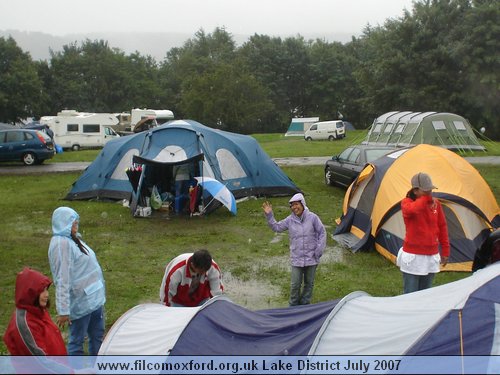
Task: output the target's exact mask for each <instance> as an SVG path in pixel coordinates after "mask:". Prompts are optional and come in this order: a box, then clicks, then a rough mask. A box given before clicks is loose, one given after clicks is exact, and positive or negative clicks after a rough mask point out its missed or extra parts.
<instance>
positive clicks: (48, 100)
mask: <svg viewBox="0 0 500 375" xmlns="http://www.w3.org/2000/svg"><path fill="white" fill-rule="evenodd" d="M50 56H51V57H50V59H49V60H48V61H46V60H43V61H33V60H32V59H31V57H30V55H29V53H27V52H24V51H22V49H21V48H19V46H18V45H17V43H16V42H15V40H14V39H13V38H10V37H9V38H0V121H2V122H11V123H13V122H16V121H19V120H20V119H23V118H26V117H32V116H33V117H35V118H36V117H39V116H43V115H55V114H56V113H57V112H58V111H60V110H62V109H77V110H79V111H86V112H123V111H129V110H130V109H132V108H155V109H170V110H172V111H173V112H174V114H175V116H176V118H190V119H194V120H197V121H199V122H201V123H203V124H205V125H208V126H211V127H215V128H220V129H224V130H228V131H233V132H238V133H243V134H249V133H267V132H285V131H286V129H287V127H288V124H289V123H290V120H291V118H292V117H320V119H321V120H331V119H336V118H338V117H339V115H340V114H342V115H343V117H344V118H345V119H347V120H349V121H351V122H352V123H353V124H354V125H355V126H356V127H358V128H366V127H368V126H369V125H371V123H372V121H373V119H374V118H376V117H377V116H379V115H381V114H383V113H385V112H389V111H405V110H409V111H416V112H417V111H422V112H424V111H438V112H452V113H457V114H459V115H462V116H464V117H466V118H467V119H468V120H469V121H470V122H471V124H472V125H473V127H475V128H477V129H479V128H480V127H485V128H486V130H487V133H486V134H487V135H488V136H489V137H490V138H496V139H498V138H499V137H500V121H499V120H500V106H498V100H499V87H500V83H499V82H500V80H499V78H500V77H499V74H500V2H499V1H497V0H420V1H415V2H414V3H413V8H412V10H411V11H405V12H404V13H403V15H402V16H401V17H399V18H395V19H388V20H386V22H385V23H384V25H381V26H380V25H379V26H376V27H373V26H370V25H367V26H366V27H365V29H364V30H363V33H362V34H361V36H359V37H353V38H352V40H351V41H350V42H348V43H345V44H342V43H339V42H326V41H325V40H320V39H316V40H305V39H304V38H303V37H302V36H300V35H297V36H295V37H289V38H283V39H282V38H280V37H270V36H267V35H259V34H254V35H253V36H251V37H250V38H249V39H248V40H247V41H246V42H245V43H243V44H242V45H241V46H237V45H236V43H235V41H234V39H233V37H232V35H231V34H230V33H229V32H228V31H227V30H225V29H224V28H216V29H215V30H214V31H213V32H211V33H206V32H205V31H204V30H203V29H200V30H199V31H198V32H196V33H195V35H194V36H193V37H192V38H191V39H189V40H187V41H186V42H185V43H184V44H183V46H182V47H177V48H172V49H170V50H169V51H166V54H165V58H164V59H163V60H162V61H159V62H158V61H156V60H155V59H154V58H152V57H151V56H143V55H141V54H140V53H139V52H135V53H132V54H128V55H127V54H125V53H124V52H123V51H121V50H120V49H117V48H113V47H111V46H109V45H108V43H107V42H106V41H104V40H94V41H92V40H86V41H83V42H80V43H73V44H69V45H65V46H64V47H63V49H62V51H58V52H54V51H50Z"/></svg>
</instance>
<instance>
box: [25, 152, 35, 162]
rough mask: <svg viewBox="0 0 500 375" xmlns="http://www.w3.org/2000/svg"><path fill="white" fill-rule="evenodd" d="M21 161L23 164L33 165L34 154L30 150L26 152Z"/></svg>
mask: <svg viewBox="0 0 500 375" xmlns="http://www.w3.org/2000/svg"><path fill="white" fill-rule="evenodd" d="M23 163H24V165H33V164H35V163H36V156H35V154H34V153H32V152H27V153H26V154H24V155H23Z"/></svg>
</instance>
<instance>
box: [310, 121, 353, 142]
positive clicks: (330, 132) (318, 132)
mask: <svg viewBox="0 0 500 375" xmlns="http://www.w3.org/2000/svg"><path fill="white" fill-rule="evenodd" d="M344 137H345V125H344V123H343V122H342V121H341V120H335V121H320V122H316V123H314V124H312V125H311V127H310V128H309V129H307V130H306V131H305V132H304V139H305V140H306V141H312V140H318V139H328V140H329V141H333V140H334V139H337V138H344Z"/></svg>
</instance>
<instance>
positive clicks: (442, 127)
mask: <svg viewBox="0 0 500 375" xmlns="http://www.w3.org/2000/svg"><path fill="white" fill-rule="evenodd" d="M432 126H434V129H435V130H446V125H445V124H444V121H432Z"/></svg>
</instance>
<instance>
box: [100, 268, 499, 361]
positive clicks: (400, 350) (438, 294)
mask: <svg viewBox="0 0 500 375" xmlns="http://www.w3.org/2000/svg"><path fill="white" fill-rule="evenodd" d="M499 306H500V262H497V263H494V264H492V265H490V266H488V267H486V268H484V269H481V270H479V271H477V272H475V273H474V274H473V275H471V276H469V277H467V278H464V279H462V280H459V281H456V282H452V283H449V284H446V285H441V286H438V287H434V288H431V289H426V290H422V291H419V292H415V293H410V294H405V295H400V296H396V297H371V296H369V295H368V294H366V293H364V292H354V293H351V294H349V295H348V296H346V297H345V298H343V299H341V300H335V301H330V302H324V303H319V304H314V305H306V306H296V307H289V308H281V309H272V310H262V311H250V310H247V309H245V308H243V307H241V306H238V305H236V304H233V303H232V302H231V301H229V300H228V299H227V298H226V297H224V296H219V297H216V298H213V299H211V300H210V301H209V302H208V303H206V304H205V305H203V306H201V307H167V306H164V305H161V304H143V305H139V306H136V307H134V308H132V309H131V310H129V311H127V312H126V313H125V314H123V315H122V317H121V318H120V319H118V320H117V321H116V322H115V324H114V325H113V327H111V329H110V330H109V332H108V334H107V336H106V338H105V340H104V342H103V344H102V347H101V350H100V352H99V354H102V355H169V354H170V355H271V356H273V355H274V356H280V355H430V354H432V355H456V356H459V355H499V354H500V335H499V334H498V332H499V331H500V326H499V325H500V322H499V319H498V316H500V307H499Z"/></svg>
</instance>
